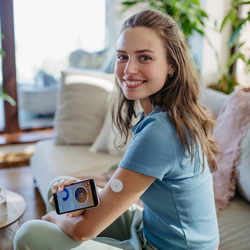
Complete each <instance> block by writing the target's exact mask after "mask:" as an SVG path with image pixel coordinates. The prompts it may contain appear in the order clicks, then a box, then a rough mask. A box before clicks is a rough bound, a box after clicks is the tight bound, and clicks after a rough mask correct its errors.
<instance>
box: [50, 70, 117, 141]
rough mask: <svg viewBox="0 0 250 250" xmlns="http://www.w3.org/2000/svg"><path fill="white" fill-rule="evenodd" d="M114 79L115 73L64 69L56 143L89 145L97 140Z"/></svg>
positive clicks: (57, 117) (55, 122)
mask: <svg viewBox="0 0 250 250" xmlns="http://www.w3.org/2000/svg"><path fill="white" fill-rule="evenodd" d="M114 79H115V78H114V75H113V74H106V73H101V72H97V71H87V70H68V71H64V72H62V82H61V91H60V98H59V104H58V107H57V112H56V116H55V121H54V127H55V140H56V143H59V144H85V145H88V144H89V145H90V144H92V143H93V142H94V140H95V139H96V137H97V135H98V133H99V131H100V130H101V127H102V125H103V121H104V118H105V116H106V113H107V105H106V101H107V98H108V96H109V94H110V92H111V91H112V89H113V86H114Z"/></svg>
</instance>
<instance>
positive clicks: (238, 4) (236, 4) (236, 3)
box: [232, 0, 250, 7]
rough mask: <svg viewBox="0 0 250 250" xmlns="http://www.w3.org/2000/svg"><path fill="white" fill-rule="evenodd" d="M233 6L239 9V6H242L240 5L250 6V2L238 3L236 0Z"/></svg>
mask: <svg viewBox="0 0 250 250" xmlns="http://www.w3.org/2000/svg"><path fill="white" fill-rule="evenodd" d="M232 4H233V6H235V7H237V6H240V5H244V4H250V1H247V2H246V1H238V0H236V1H233V3H232Z"/></svg>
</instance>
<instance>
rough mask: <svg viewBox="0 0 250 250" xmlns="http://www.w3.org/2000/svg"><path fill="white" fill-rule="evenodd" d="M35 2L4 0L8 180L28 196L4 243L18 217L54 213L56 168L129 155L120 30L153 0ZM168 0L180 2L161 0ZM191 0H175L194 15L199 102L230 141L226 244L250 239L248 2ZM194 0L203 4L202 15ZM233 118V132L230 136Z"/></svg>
mask: <svg viewBox="0 0 250 250" xmlns="http://www.w3.org/2000/svg"><path fill="white" fill-rule="evenodd" d="M36 2H37V3H36V4H35V3H34V1H32V0H25V1H24V2H22V3H20V1H13V0H0V18H1V34H2V39H1V42H2V43H1V47H0V52H1V58H2V60H1V62H0V65H1V69H0V72H1V75H0V87H1V89H0V94H1V97H2V98H0V187H1V188H2V189H6V190H9V191H12V192H15V193H17V194H19V195H20V196H21V197H23V199H24V200H25V203H26V210H25V212H24V213H23V214H22V216H21V217H20V218H19V219H18V223H19V224H18V225H16V224H15V223H16V222H15V223H14V224H15V226H13V225H14V224H13V225H10V226H8V227H7V226H6V227H3V228H2V227H1V229H0V230H1V232H2V233H3V236H2V244H3V246H4V247H5V248H3V249H5V250H8V249H13V248H12V240H13V235H14V234H15V231H16V229H17V227H19V226H20V224H22V223H24V222H26V221H28V220H32V219H40V218H41V216H42V215H44V214H45V213H46V204H45V201H46V199H47V197H46V192H47V188H48V185H49V184H50V182H51V181H52V180H53V179H54V178H55V177H56V176H58V175H66V176H79V175H89V174H90V175H95V174H98V173H100V172H105V171H107V170H108V169H109V168H110V167H111V166H113V165H115V164H118V163H119V161H120V160H121V158H122V155H123V154H124V152H125V151H124V150H125V149H122V150H117V149H116V148H114V145H113V140H114V138H115V134H114V132H113V131H112V129H111V121H110V117H109V115H108V111H107V106H105V105H104V103H105V102H106V100H107V99H108V96H109V94H110V92H111V91H112V88H113V84H114V81H115V77H114V74H113V70H112V64H113V61H114V54H115V44H116V39H117V37H118V31H119V28H120V26H121V24H122V23H123V22H124V20H126V19H127V17H129V16H131V15H132V14H134V13H136V12H138V11H140V10H142V9H145V8H149V3H152V2H154V1H152V0H148V1H127V2H135V3H134V4H132V5H131V4H128V3H127V4H126V2H125V1H122V0H119V1H117V0H92V1H88V2H85V1H81V0H73V1H70V3H69V2H67V1H61V0H57V1H53V3H52V2H51V1H44V0H43V1H36ZM123 2H125V3H123ZM136 2H138V3H136ZM167 2H169V3H170V5H171V4H175V1H173V0H161V1H159V3H167ZM187 2H188V3H186V5H187V6H189V8H187V10H186V12H185V11H184V9H183V6H184V5H183V6H181V5H180V6H179V7H178V6H175V7H176V8H177V9H178V8H179V11H181V10H183V13H185V14H186V15H189V18H190V20H193V23H191V22H190V24H189V25H190V26H188V29H189V31H190V30H191V32H190V34H188V33H187V34H188V41H189V44H190V50H191V53H192V56H193V58H194V62H195V64H196V66H197V71H198V75H199V81H200V85H201V102H202V103H203V104H204V105H205V106H206V107H207V108H208V109H210V111H211V112H212V114H213V115H214V118H215V119H217V123H218V126H217V130H216V131H215V134H216V136H217V138H218V140H219V142H220V143H221V145H223V146H224V147H225V150H226V149H227V147H228V148H230V149H232V150H231V151H230V152H226V153H225V154H224V153H223V156H224V157H225V158H226V157H227V156H228V155H227V154H230V157H232V158H230V159H231V160H230V161H228V162H227V167H225V168H222V170H221V172H219V173H218V175H217V176H216V177H215V179H216V184H218V185H217V186H216V188H218V192H217V193H216V195H217V198H218V197H222V196H225V197H226V198H225V200H226V201H225V203H224V204H226V205H222V206H221V207H220V208H219V210H221V211H218V218H219V227H220V236H221V245H220V247H219V249H222V250H223V249H227V250H230V249H238V250H244V249H250V243H249V242H250V231H249V230H250V224H249V223H250V204H249V203H250V192H249V190H250V185H249V183H248V182H249V181H248V180H249V177H250V151H249V148H250V147H249V145H250V92H249V89H250V50H249V47H250V38H249V35H248V34H249V32H250V3H249V2H248V1H237V0H230V1H227V0H222V1H215V0H212V1H208V0H200V1H190V2H189V1H187ZM194 2H196V3H197V2H199V4H200V6H201V9H202V10H204V13H205V14H204V13H203V12H202V14H200V16H199V17H197V18H196V17H195V16H194V15H195V14H196V13H195V12H192V6H194V5H193V4H194ZM186 5H185V6H186ZM27 6H29V8H27ZM59 9H60V10H59ZM193 9H194V8H193ZM44 13H46V15H45V14H44ZM197 13H198V12H197ZM199 13H201V12H199ZM177 16H179V15H177ZM177 16H176V18H177ZM199 18H200V19H199ZM31 20H32V21H31ZM199 21H202V22H199ZM180 22H181V20H180ZM180 25H181V23H180ZM190 27H191V28H190ZM236 92H237V93H239V95H238V96H237V97H235V96H236V94H235V93H236ZM231 98H236V100H235V99H233V101H231V102H230V100H232V99H231ZM237 98H238V99H237ZM92 104H94V105H92ZM225 104H226V105H225ZM222 110H226V112H228V113H226V114H225V113H222ZM232 115H235V116H234V117H232ZM236 116H237V117H236ZM218 118H219V119H218ZM237 119H238V120H237ZM235 121H237V122H235ZM238 121H239V122H238ZM234 123H235V124H234ZM228 124H234V127H233V128H232V129H235V130H234V132H232V134H231V137H230V138H234V140H233V141H230V140H226V139H225V138H226V137H227V134H226V133H227V132H228V131H230V129H227V126H228ZM236 130H237V131H236ZM235 131H236V132H235ZM230 143H231V144H230ZM229 144H230V145H229ZM223 164H224V162H223ZM217 181H218V182H219V183H217ZM224 187H226V188H224ZM225 189H227V191H225V192H224V190H225ZM225 193H226V194H225ZM0 225H1V224H0ZM0 248H1V247H0ZM79 249H80V248H79ZM93 249H94V248H93ZM96 249H97V248H96ZM106 249H107V250H109V249H110V250H111V249H113V248H105V250H106ZM103 250H104V248H103Z"/></svg>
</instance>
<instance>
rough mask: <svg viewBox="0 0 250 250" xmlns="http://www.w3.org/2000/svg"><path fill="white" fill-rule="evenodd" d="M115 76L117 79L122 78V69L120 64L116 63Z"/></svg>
mask: <svg viewBox="0 0 250 250" xmlns="http://www.w3.org/2000/svg"><path fill="white" fill-rule="evenodd" d="M115 75H116V76H117V77H118V78H121V77H123V75H124V67H123V65H122V64H120V63H116V64H115Z"/></svg>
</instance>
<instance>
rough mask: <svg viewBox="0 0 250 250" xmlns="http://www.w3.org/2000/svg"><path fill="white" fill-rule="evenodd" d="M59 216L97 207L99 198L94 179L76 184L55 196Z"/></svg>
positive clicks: (65, 187)
mask: <svg viewBox="0 0 250 250" xmlns="http://www.w3.org/2000/svg"><path fill="white" fill-rule="evenodd" d="M53 198H54V203H55V208H56V212H57V214H64V213H69V212H73V211H78V210H85V209H88V208H93V207H97V206H98V205H99V197H98V192H97V189H96V184H95V181H94V179H92V178H91V179H86V180H83V181H79V182H75V183H73V184H70V185H68V186H64V189H63V190H62V191H61V192H60V191H59V190H57V192H56V193H55V194H53Z"/></svg>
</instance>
